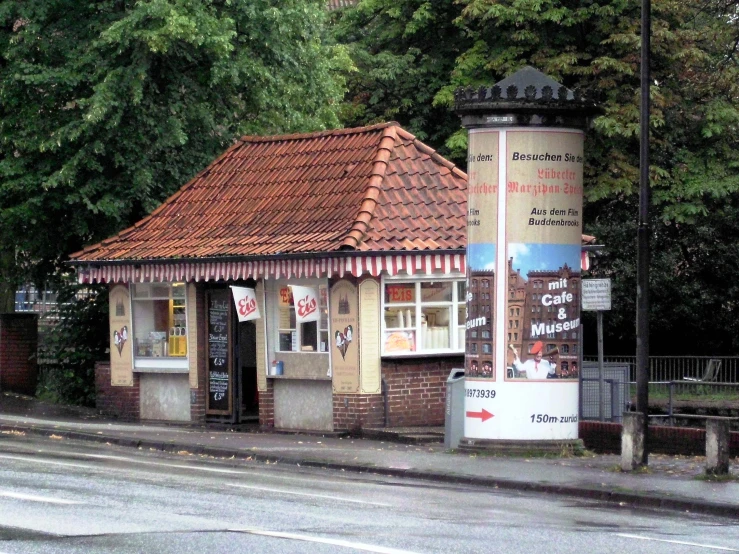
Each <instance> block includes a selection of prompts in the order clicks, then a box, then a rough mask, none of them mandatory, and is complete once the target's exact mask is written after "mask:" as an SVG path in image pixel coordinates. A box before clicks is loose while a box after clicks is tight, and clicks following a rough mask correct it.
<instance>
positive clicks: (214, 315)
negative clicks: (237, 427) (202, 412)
mask: <svg viewBox="0 0 739 554" xmlns="http://www.w3.org/2000/svg"><path fill="white" fill-rule="evenodd" d="M230 308H231V304H230V298H229V292H228V291H227V290H212V291H210V294H209V295H208V412H211V413H231V391H230V385H231V375H230V374H231V372H230V364H229V355H228V314H229V310H230Z"/></svg>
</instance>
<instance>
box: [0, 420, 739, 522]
mask: <svg viewBox="0 0 739 554" xmlns="http://www.w3.org/2000/svg"><path fill="white" fill-rule="evenodd" d="M2 431H5V432H13V431H23V432H26V433H30V434H33V435H39V436H44V437H49V436H51V435H55V436H57V437H62V438H66V439H70V440H82V441H88V442H95V443H102V444H113V445H116V446H124V447H129V448H144V449H153V450H158V451H161V452H168V453H177V452H182V451H185V452H188V453H190V454H195V455H203V456H213V457H217V458H236V459H239V460H252V461H255V462H269V463H283V464H289V465H297V466H300V467H308V468H318V469H332V470H343V471H351V472H354V473H373V474H377V475H385V476H389V477H402V478H411V479H420V480H424V481H434V482H438V483H451V484H461V485H474V486H478V487H486V488H491V489H503V490H511V491H520V492H528V493H545V494H552V495H558V496H566V497H571V498H582V499H587V500H597V501H599V502H607V503H610V504H617V505H619V506H625V507H630V508H642V509H658V510H668V511H673V512H684V513H692V514H702V515H711V516H719V517H726V518H731V519H737V520H739V505H729V504H721V503H717V502H709V501H704V500H695V499H690V498H683V497H671V496H666V495H656V494H649V493H639V492H629V491H616V490H612V489H605V488H597V487H587V486H569V485H550V484H546V483H537V482H527V481H515V480H511V479H496V478H493V477H479V476H470V475H458V474H453V473H438V472H433V471H423V470H415V469H399V468H391V467H382V466H374V465H366V464H352V463H339V462H334V461H330V460H323V459H308V458H292V457H288V456H273V455H269V454H263V453H258V452H254V451H247V450H239V449H230V448H220V447H213V446H203V445H193V444H184V443H178V442H176V441H174V440H170V441H164V440H161V441H160V440H151V439H136V438H131V437H114V436H110V435H104V434H91V433H86V432H82V431H72V430H69V429H55V428H49V427H39V426H35V425H29V426H23V425H17V424H15V425H14V424H8V423H0V432H2Z"/></svg>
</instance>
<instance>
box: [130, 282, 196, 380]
mask: <svg viewBox="0 0 739 554" xmlns="http://www.w3.org/2000/svg"><path fill="white" fill-rule="evenodd" d="M132 288H133V293H132V295H131V301H132V313H133V324H132V326H133V329H132V335H133V355H134V365H139V366H140V365H146V363H147V361H148V362H151V361H157V360H160V361H161V360H162V359H165V360H169V361H170V362H173V361H177V360H181V361H183V362H185V363H186V360H187V305H186V294H185V283H171V284H170V283H137V284H134V285H133V287H132ZM175 365H176V364H175Z"/></svg>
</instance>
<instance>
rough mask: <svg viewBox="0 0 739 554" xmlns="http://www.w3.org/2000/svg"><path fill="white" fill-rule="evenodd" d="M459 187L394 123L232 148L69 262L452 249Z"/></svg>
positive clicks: (462, 225) (458, 225)
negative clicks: (129, 223) (140, 217)
mask: <svg viewBox="0 0 739 554" xmlns="http://www.w3.org/2000/svg"><path fill="white" fill-rule="evenodd" d="M466 189H467V176H466V175H465V173H464V172H462V171H460V170H459V169H458V168H456V167H455V166H454V164H452V163H451V162H449V161H447V160H445V159H444V158H442V157H441V156H440V155H439V154H438V153H436V152H435V151H434V150H433V149H432V148H430V147H428V146H426V145H425V144H423V143H422V142H420V141H418V140H416V138H415V137H414V136H413V135H412V134H410V133H408V132H407V131H405V130H403V129H402V128H400V127H399V126H398V125H397V124H396V123H385V124H380V125H374V126H371V127H361V128H356V129H343V130H334V131H325V132H320V133H311V134H302V135H283V136H273V137H244V138H242V139H241V140H239V141H238V142H237V143H236V144H234V145H233V146H232V147H231V148H229V149H228V150H227V151H226V152H224V153H223V154H222V155H221V156H220V157H219V158H218V159H216V160H215V161H214V162H213V163H211V164H210V165H209V166H208V167H207V168H206V169H205V170H203V171H202V172H200V173H199V174H198V175H197V176H195V177H194V178H193V179H192V180H191V181H190V182H189V183H187V184H186V185H185V186H184V187H182V188H181V189H180V190H179V191H178V192H177V193H175V194H174V195H173V196H172V197H170V198H169V199H167V200H166V201H165V202H164V203H163V204H162V205H161V206H160V207H159V208H157V209H156V210H155V211H154V212H153V213H152V214H151V215H149V216H148V217H146V218H144V219H143V220H141V221H139V222H138V223H136V225H134V226H133V227H131V228H129V229H126V230H124V231H122V232H121V233H119V234H118V235H116V236H114V237H111V238H109V239H107V240H104V241H103V242H101V243H99V244H95V245H93V246H89V247H87V248H85V249H84V250H82V251H81V252H77V253H76V254H74V255H73V256H72V258H73V259H75V260H76V261H79V262H96V261H97V262H101V261H106V260H111V261H112V260H121V261H123V260H157V259H160V260H172V259H193V258H228V257H252V256H258V257H263V256H270V255H278V254H283V255H284V254H303V253H321V252H332V251H336V250H358V251H365V252H380V251H407V250H411V251H424V252H433V251H435V250H449V249H464V248H465V244H466V218H465V206H466V202H467V191H466Z"/></svg>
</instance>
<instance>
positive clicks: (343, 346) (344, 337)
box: [334, 325, 354, 360]
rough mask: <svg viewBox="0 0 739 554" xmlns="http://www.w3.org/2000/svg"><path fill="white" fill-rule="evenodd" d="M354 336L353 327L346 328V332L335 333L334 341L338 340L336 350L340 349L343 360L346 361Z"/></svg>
mask: <svg viewBox="0 0 739 554" xmlns="http://www.w3.org/2000/svg"><path fill="white" fill-rule="evenodd" d="M353 334H354V329H353V328H352V326H351V325H349V326H347V327H344V332H343V333H342V332H341V331H336V333H334V339H335V340H336V348H338V350H339V353H340V354H341V359H342V360H345V359H346V351H347V350H348V349H349V344H351V342H352V335H353Z"/></svg>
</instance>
